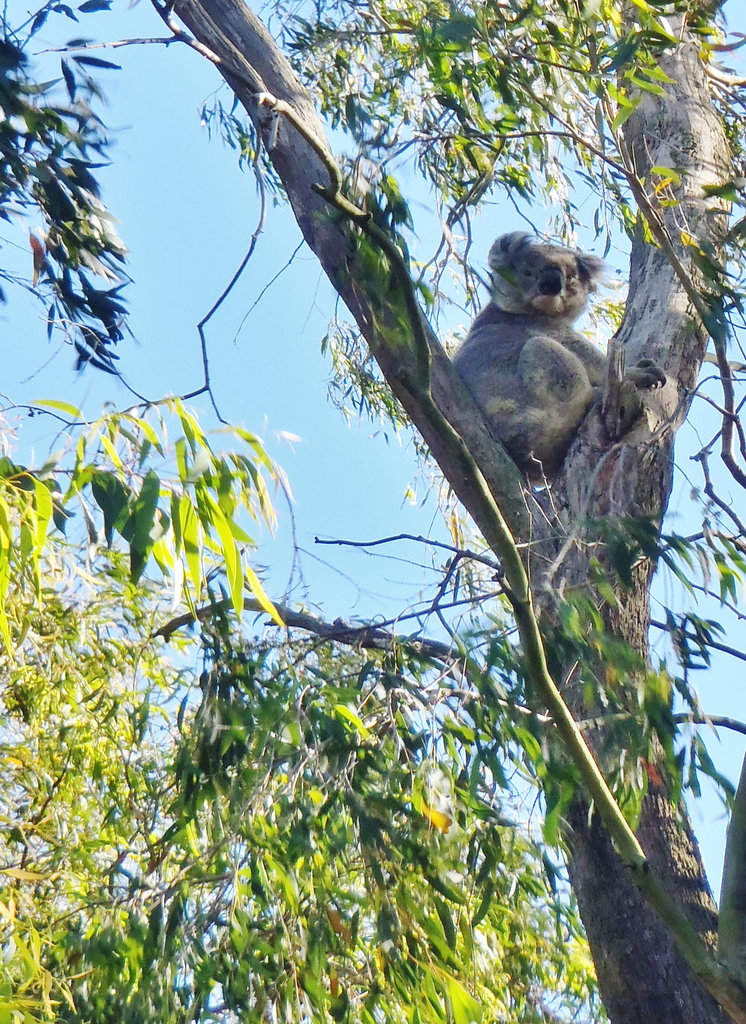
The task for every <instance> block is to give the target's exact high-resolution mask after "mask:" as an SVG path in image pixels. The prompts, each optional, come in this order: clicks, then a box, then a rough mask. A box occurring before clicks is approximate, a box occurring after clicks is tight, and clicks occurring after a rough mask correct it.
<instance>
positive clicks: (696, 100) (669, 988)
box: [533, 43, 729, 1024]
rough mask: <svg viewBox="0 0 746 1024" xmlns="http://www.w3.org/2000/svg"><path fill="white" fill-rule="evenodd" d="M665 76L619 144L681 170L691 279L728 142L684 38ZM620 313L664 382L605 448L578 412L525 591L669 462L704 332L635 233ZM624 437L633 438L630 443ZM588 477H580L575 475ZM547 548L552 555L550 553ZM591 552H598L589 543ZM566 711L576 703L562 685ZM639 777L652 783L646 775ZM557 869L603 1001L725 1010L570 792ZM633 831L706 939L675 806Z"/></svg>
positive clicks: (693, 860)
mask: <svg viewBox="0 0 746 1024" xmlns="http://www.w3.org/2000/svg"><path fill="white" fill-rule="evenodd" d="M661 66H662V67H663V70H665V71H666V73H667V74H668V75H669V76H670V77H671V78H672V79H673V84H672V85H671V86H669V87H668V88H667V96H666V98H665V99H663V100H661V99H659V98H656V97H652V96H650V95H648V96H646V97H645V98H644V99H643V101H642V102H641V103H640V105H639V106H638V108H637V110H636V111H635V113H634V114H633V115H632V117H631V118H630V119H629V121H628V122H627V125H626V130H625V143H626V147H627V151H628V154H629V160H630V163H631V165H632V166H634V168H635V169H636V171H637V175H638V177H639V178H642V179H644V178H645V177H646V176H647V175H648V173H649V169H650V167H652V166H663V167H677V168H679V169H684V170H685V174H684V176H683V179H682V184H681V186H680V187H679V188H678V189H677V196H676V198H677V199H678V200H679V205H678V206H676V207H672V208H670V209H669V210H667V211H662V218H663V223H664V225H665V230H666V232H667V235H668V239H669V241H670V243H671V245H672V247H673V248H674V250H675V252H676V254H677V255H678V257H679V259H680V260H681V262H682V263H683V266H684V268H685V269H686V271H687V272H688V273H689V274H691V275H692V278H693V280H694V281H695V282H697V283H701V282H700V281H699V278H698V275H697V272H696V271H695V270H694V268H693V266H692V263H691V260H690V258H689V255H688V253H687V251H686V247H685V246H684V245H683V244H682V241H681V234H682V231H686V232H687V233H688V234H690V235H691V236H692V237H694V238H698V239H702V240H705V241H708V240H709V241H712V242H713V243H715V244H717V243H718V242H719V241H720V240H721V239H722V237H723V233H724V231H725V219H726V214H725V211H724V210H723V209H722V208H721V207H718V205H717V204H714V203H713V202H712V201H706V200H705V198H704V193H703V192H702V185H703V184H715V183H717V182H722V181H724V180H726V179H727V176H728V167H729V154H728V148H727V144H726V142H725V138H724V134H723V130H722V125H721V123H720V120H719V118H718V117H717V115H716V113H715V111H714V109H713V106H712V103H711V101H710V96H709V92H708V89H707V84H706V81H705V76H704V71H703V69H702V66H701V63H700V61H699V59H698V55H697V47H696V44H693V43H689V44H685V45H683V46H681V47H679V49H678V50H677V52H676V53H675V54H674V55H672V56H670V57H666V58H664V60H663V61H662V62H661ZM630 269H631V273H630V291H629V298H628V303H627V315H626V317H625V321H624V324H623V326H622V328H621V331H620V341H621V343H622V345H623V347H624V350H625V353H626V358H627V362H628V363H629V364H630V365H633V364H634V363H635V362H637V360H638V359H641V358H643V357H647V358H650V359H653V360H654V361H655V362H657V363H658V364H659V365H660V366H662V368H663V369H664V370H665V372H666V374H667V377H668V383H667V385H666V386H665V388H663V389H662V391H660V392H658V393H657V394H655V396H653V397H652V398H651V399H650V400H649V405H650V406H651V408H650V411H649V415H648V420H647V422H646V423H643V424H641V425H640V426H639V427H638V428H637V429H636V430H635V431H634V432H633V436H631V437H630V438H628V439H625V440H626V442H627V443H625V444H624V445H623V446H616V447H614V448H611V449H610V448H609V444H608V441H606V439H605V437H604V430H603V425H602V424H601V421H600V416H599V415H598V414H596V415H592V416H591V417H589V419H588V420H587V421H586V424H585V425H584V429H583V430H582V431H581V434H580V436H579V437H578V439H577V441H576V444H575V446H574V448H573V450H572V451H571V452H570V455H569V457H568V459H567V460H566V463H565V467H564V472H563V474H562V476H561V478H560V479H559V480H557V481H556V482H555V485H554V487H553V489H552V498H553V506H554V509H555V510H557V513H558V515H557V520H556V530H555V532H554V533H553V535H552V536H550V537H548V538H547V539H546V546H544V545H542V546H541V548H540V557H539V559H537V560H535V562H534V566H533V579H534V583H535V584H538V588H537V589H538V592H539V593H542V592H546V591H545V588H543V587H542V585H541V577H542V575H543V574H544V566H545V565H546V564H547V563H550V564H552V563H553V566H552V572H553V580H552V583H553V585H554V586H558V585H561V586H563V587H572V586H584V585H586V581H587V579H588V555H589V553H590V552H589V551H588V549H587V547H583V546H581V545H576V546H573V547H571V548H570V549H569V550H567V546H566V545H565V547H564V548H563V547H562V545H563V544H564V543H565V538H566V537H567V536H568V534H569V532H570V530H571V529H572V524H574V523H577V522H578V521H579V520H580V519H584V518H589V519H591V520H593V519H598V520H604V519H606V520H609V519H612V520H613V519H623V518H624V517H627V516H633V517H634V516H640V515H642V516H650V517H652V518H653V519H654V520H656V521H658V522H659V521H660V519H661V517H662V515H663V512H664V511H665V508H666V506H667V503H668V499H669V496H670V490H671V479H672V468H673V439H674V434H675V431H676V429H677V428H678V426H679V425H680V424H681V422H683V419H684V416H685V415H686V412H687V410H688V406H689V389H691V388H692V386H693V384H694V382H695V380H696V377H697V373H698V369H699V365H700V362H701V359H702V356H703V355H704V351H705V347H706V344H707V334H706V332H705V331H704V329H703V328H702V326H701V324H700V321H699V318H698V316H697V314H696V312H695V311H694V310H693V308H692V307H691V305H690V303H689V302H688V300H687V296H686V294H685V291H684V289H683V287H682V284H681V281H680V280H679V279H678V278H677V276H676V273H675V272H674V270H673V268H672V266H671V262H670V260H669V258H668V257H667V256H666V255H665V253H664V252H663V251H662V250H661V249H660V248H656V247H654V246H651V245H649V244H646V243H645V242H644V240H643V239H642V238H641V237H639V238H638V239H637V240H636V241H635V243H634V245H633V250H632V258H631V268H630ZM633 442H634V443H633ZM589 481H590V484H589ZM560 550H563V551H564V552H565V555H564V558H563V561H562V564H561V565H560V566H557V563H556V561H554V560H555V559H556V558H557V556H558V553H559V552H560ZM593 553H594V554H596V555H598V554H599V551H598V549H597V548H596V549H594V550H593ZM651 576H652V568H651V566H649V565H647V566H645V565H644V566H642V567H641V568H640V570H639V571H638V572H637V573H636V575H635V579H634V584H633V587H632V588H631V589H629V590H627V591H625V592H623V593H622V594H621V595H620V598H621V600H620V604H619V606H618V607H617V608H607V609H605V619H606V623H607V626H608V628H609V630H610V631H611V632H613V633H614V634H615V635H617V636H621V637H623V638H624V639H626V640H627V641H628V642H629V643H630V644H631V645H632V646H633V647H634V648H635V649H636V650H638V651H640V652H641V653H642V654H644V655H647V651H648V646H647V644H648V640H647V633H648V621H649V589H650V579H651ZM567 696H568V699H569V700H570V701H571V709H572V710H573V711H574V713H575V714H576V715H578V716H583V714H584V713H586V712H587V709H583V708H582V707H581V706H580V705H579V702H578V701H577V698H576V699H575V700H573V697H574V696H575V695H574V694H573V692H572V690H570V691H569V692H568V694H567ZM651 788H652V787H651ZM571 827H572V832H571V835H570V846H571V849H572V863H571V876H572V882H573V888H574V890H575V893H576V895H577V898H578V902H579V906H580V909H581V914H582V917H583V921H584V923H585V926H586V931H587V933H588V937H589V941H590V943H591V948H592V951H593V956H594V962H595V964H596V969H597V972H598V977H599V983H600V986H601V991H602V993H603V998H604V1002H605V1004H606V1006H607V1009H608V1011H609V1015H610V1016H611V1018H612V1020H613V1021H615V1022H619V1024H648V1022H649V1024H654V1022H656V1024H657V1022H663V1021H671V1022H675V1021H686V1022H689V1021H691V1022H692V1024H694V1022H710V1021H713V1022H714V1021H725V1020H727V1019H729V1018H728V1016H727V1015H726V1014H725V1013H724V1011H722V1010H721V1009H720V1008H719V1007H718V1006H717V1005H716V1004H715V1003H714V1001H713V1000H712V999H711V997H710V996H709V995H707V994H706V993H705V992H704V991H703V990H702V989H701V988H700V987H699V985H698V984H697V983H696V982H694V981H693V979H692V978H691V976H690V975H689V972H688V970H687V968H686V966H685V965H684V964H683V962H682V961H681V958H680V957H679V955H678V953H677V952H676V950H675V948H674V946H673V942H672V939H671V936H670V934H669V933H668V930H667V929H666V928H665V927H664V926H663V925H662V924H661V922H660V921H658V920H657V919H656V918H655V916H654V915H653V914H652V913H651V911H650V910H649V909H648V908H647V906H646V905H645V904H644V901H643V900H642V899H641V897H640V895H639V893H637V892H636V891H635V890H634V887H633V886H631V885H630V881H629V877H628V873H627V869H626V868H625V867H624V865H623V864H622V863H621V862H620V860H619V858H618V857H617V856H616V854H615V853H614V851H613V850H612V849H611V847H610V844H609V842H608V840H607V838H606V836H605V835H604V834H603V832H602V830H601V829H599V828H598V827H596V825H595V823H589V819H588V813H587V806H585V805H583V804H582V802H578V804H577V805H576V807H575V808H574V810H573V814H572V820H571ZM638 838H639V840H640V842H641V844H642V847H643V849H644V850H645V853H646V856H647V857H648V859H649V862H650V865H651V868H652V870H653V872H654V873H655V875H656V876H657V877H658V879H659V880H660V881H661V883H662V884H663V885H664V887H665V888H666V889H667V890H668V892H669V893H670V894H671V895H672V896H674V897H675V898H676V899H677V900H678V901H679V902H680V903H681V905H682V906H683V907H684V909H685V910H686V912H687V915H688V916H689V918H690V920H691V921H692V923H693V924H694V925H695V927H696V928H697V929H698V931H699V932H700V934H701V936H702V938H703V939H704V941H705V942H707V944H708V946H709V947H710V948H711V949H714V948H715V943H716V931H717V921H716V912H715V906H714V901H713V899H712V896H711V893H710V890H709V887H708V884H707V879H706V876H705V872H704V867H703V864H702V860H701V856H700V852H699V847H698V845H697V842H696V838H695V837H694V833H693V831H692V828H691V825H690V823H689V820H688V818H687V817H686V815H685V814H684V815H683V816H682V814H681V811H680V813H679V816H678V818H677V816H676V812H675V810H674V808H672V807H671V805H670V803H669V801H668V800H667V799H666V795H665V792H661V791H654V792H651V793H650V795H649V796H648V797H647V798H646V800H645V803H644V806H643V812H642V816H641V821H640V826H639V829H638Z"/></svg>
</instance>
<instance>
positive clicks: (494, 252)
mask: <svg viewBox="0 0 746 1024" xmlns="http://www.w3.org/2000/svg"><path fill="white" fill-rule="evenodd" d="M530 241H531V235H529V234H528V232H526V231H510V232H509V233H508V234H507V235H500V237H499V238H497V239H495V241H494V242H493V243H492V246H491V248H490V253H489V256H488V262H489V263H490V264H492V263H493V262H494V263H502V261H503V260H504V259H505V257H506V256H507V257H510V256H514V255H515V254H516V253H517V252H518V250H519V249H523V248H525V247H526V245H528V244H530Z"/></svg>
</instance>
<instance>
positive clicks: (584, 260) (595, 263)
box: [576, 252, 610, 292]
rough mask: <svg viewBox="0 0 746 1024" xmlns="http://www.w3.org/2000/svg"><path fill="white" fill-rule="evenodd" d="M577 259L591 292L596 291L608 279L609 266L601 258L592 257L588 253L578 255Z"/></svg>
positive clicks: (582, 275) (581, 274) (579, 269)
mask: <svg viewBox="0 0 746 1024" xmlns="http://www.w3.org/2000/svg"><path fill="white" fill-rule="evenodd" d="M576 258H577V261H578V271H579V273H580V276H581V278H582V279H583V280H584V281H587V282H588V290H589V291H591V292H592V291H595V290H596V288H597V287H598V286H599V285H600V284H603V282H604V281H605V280H606V278H608V276H609V273H610V271H609V268H608V266H607V265H606V264H605V263H604V261H603V260H602V259H601V257H600V256H592V255H591V254H590V253H588V252H579V253H576Z"/></svg>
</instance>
